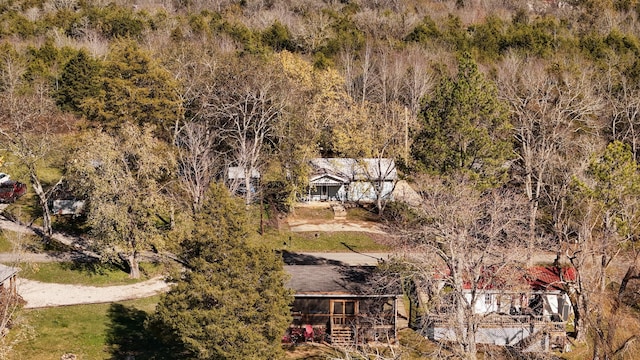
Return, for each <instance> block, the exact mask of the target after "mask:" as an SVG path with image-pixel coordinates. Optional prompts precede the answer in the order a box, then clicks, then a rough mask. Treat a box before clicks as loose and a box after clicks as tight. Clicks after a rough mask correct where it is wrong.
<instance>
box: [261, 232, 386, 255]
mask: <svg viewBox="0 0 640 360" xmlns="http://www.w3.org/2000/svg"><path fill="white" fill-rule="evenodd" d="M316 234H317V236H316ZM376 236H379V235H377V234H371V233H364V232H319V233H313V232H310V233H294V232H289V231H283V232H278V231H275V230H269V231H267V232H266V234H264V235H263V236H260V235H259V234H254V235H253V236H251V238H250V241H251V242H252V243H254V244H262V245H265V246H267V247H268V248H270V249H274V250H287V251H307V252H347V251H351V250H355V251H361V252H377V251H388V250H389V247H388V246H385V245H382V244H380V243H378V242H376Z"/></svg>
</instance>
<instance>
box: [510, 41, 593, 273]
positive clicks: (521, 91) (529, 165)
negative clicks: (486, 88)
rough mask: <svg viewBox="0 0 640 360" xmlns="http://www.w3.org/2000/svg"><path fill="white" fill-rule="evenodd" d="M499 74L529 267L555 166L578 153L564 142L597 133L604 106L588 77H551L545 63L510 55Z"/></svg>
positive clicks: (573, 147) (564, 163) (562, 165)
mask: <svg viewBox="0 0 640 360" xmlns="http://www.w3.org/2000/svg"><path fill="white" fill-rule="evenodd" d="M525 64H526V65H525ZM501 69H502V71H501V72H500V73H499V74H498V75H499V77H500V86H499V89H500V93H501V96H502V97H503V98H504V99H505V100H506V101H507V102H508V103H509V105H510V107H511V111H512V123H513V126H514V130H515V138H516V140H517V142H518V151H517V154H518V159H519V162H520V165H521V168H522V181H523V185H524V186H523V187H524V192H525V194H526V196H527V198H528V199H529V226H528V227H529V229H528V233H529V237H528V248H529V257H528V259H529V265H531V258H532V257H531V256H532V255H533V252H534V251H535V250H536V247H537V245H538V244H537V242H539V240H540V238H542V237H543V236H542V235H541V233H540V232H539V231H538V229H537V219H538V210H539V207H540V201H541V198H543V196H544V195H545V194H544V193H543V192H544V191H545V186H548V184H549V183H551V178H552V177H553V176H554V171H555V170H556V169H555V168H554V166H561V167H566V162H569V161H570V160H571V158H572V157H573V156H575V154H576V148H575V145H574V144H575V142H572V141H568V139H576V138H577V137H580V136H588V135H590V134H593V133H595V132H597V124H596V122H595V118H596V116H597V115H598V113H599V111H600V110H601V109H602V102H601V100H600V98H598V97H597V96H596V95H595V94H594V93H593V86H592V84H591V83H590V82H589V80H588V79H589V77H588V74H587V73H584V74H583V75H581V76H578V77H572V76H569V75H568V74H561V75H560V76H559V75H558V74H555V75H552V74H549V73H548V72H547V70H546V69H545V67H544V64H542V63H532V62H531V61H527V62H525V61H524V60H523V59H521V58H519V57H518V56H517V55H513V54H512V55H510V56H509V57H507V59H506V60H505V61H504V66H502V68H501ZM574 160H575V159H574Z"/></svg>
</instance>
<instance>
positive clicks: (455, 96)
mask: <svg viewBox="0 0 640 360" xmlns="http://www.w3.org/2000/svg"><path fill="white" fill-rule="evenodd" d="M420 118H421V121H422V130H421V131H420V132H419V133H418V134H417V136H416V138H415V141H414V143H413V154H414V156H415V158H416V160H417V162H418V164H419V166H421V167H423V168H425V169H426V170H429V171H433V172H436V173H441V174H452V173H454V172H456V171H466V172H470V173H474V174H477V175H481V176H480V177H481V178H482V179H483V181H486V182H489V183H492V182H497V181H499V180H500V179H501V178H502V177H503V176H504V175H505V174H506V169H507V167H506V166H504V165H505V161H506V160H507V159H509V157H510V156H511V148H512V146H511V139H510V137H511V134H510V130H511V125H510V123H509V117H508V114H507V112H506V108H505V106H504V104H503V103H502V102H501V101H500V100H499V99H498V97H497V90H496V87H495V86H494V85H493V84H492V83H491V82H490V81H488V80H486V79H485V77H484V75H483V74H482V73H481V72H479V70H478V66H477V65H476V63H475V62H474V61H473V59H472V58H471V56H470V55H469V54H468V53H465V54H464V55H462V56H461V57H459V59H458V73H457V75H456V76H455V77H448V76H445V77H443V78H442V80H441V81H440V84H439V85H438V86H437V87H436V89H435V92H434V94H433V96H431V97H428V98H426V99H425V102H424V104H423V107H422V110H421V112H420Z"/></svg>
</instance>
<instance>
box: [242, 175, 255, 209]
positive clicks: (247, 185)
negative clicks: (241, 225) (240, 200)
mask: <svg viewBox="0 0 640 360" xmlns="http://www.w3.org/2000/svg"><path fill="white" fill-rule="evenodd" d="M251 175H252V174H251V169H248V171H247V169H246V168H245V169H244V204H245V206H247V208H248V207H249V205H251V197H252V195H253V194H251Z"/></svg>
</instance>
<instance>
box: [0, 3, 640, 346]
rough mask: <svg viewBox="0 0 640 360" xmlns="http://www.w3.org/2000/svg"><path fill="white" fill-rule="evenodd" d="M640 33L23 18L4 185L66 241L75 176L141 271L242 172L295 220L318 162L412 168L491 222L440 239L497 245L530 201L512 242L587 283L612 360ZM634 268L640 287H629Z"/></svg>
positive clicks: (16, 10) (405, 19) (480, 8)
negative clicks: (549, 254) (65, 194)
mask: <svg viewBox="0 0 640 360" xmlns="http://www.w3.org/2000/svg"><path fill="white" fill-rule="evenodd" d="M639 16H640V3H639V2H637V1H635V0H614V1H600V0H590V1H586V0H584V1H582V0H581V1H567V2H565V1H556V0H551V1H533V0H532V1H530V2H524V1H495V0H488V1H482V2H481V1H466V0H456V1H417V0H405V1H400V0H354V1H315V0H288V1H277V0H266V1H262V0H261V1H257V0H240V1H226V0H219V1H204V0H174V1H153V0H140V1H136V2H131V1H113V2H107V1H85V0H46V1H45V0H43V1H40V0H25V1H19V0H7V1H3V2H2V3H1V4H0V144H1V148H2V151H3V154H4V160H5V163H6V164H5V168H6V169H3V171H4V170H6V171H5V172H12V173H13V174H15V176H14V177H16V178H22V180H23V181H25V182H29V183H30V184H31V186H32V188H33V189H34V192H35V194H36V195H37V199H38V205H39V206H40V207H41V208H42V217H43V219H44V227H45V230H46V232H48V233H50V232H51V219H50V213H49V210H48V206H47V203H48V202H49V200H50V196H51V193H52V191H51V190H53V189H54V188H56V187H57V186H58V185H59V184H61V183H62V179H63V178H64V179H65V180H66V181H65V183H66V184H67V186H68V187H69V189H70V190H71V191H73V192H74V193H75V194H76V195H77V196H79V197H85V198H91V197H92V196H93V198H94V199H98V198H99V199H100V201H95V200H94V201H92V202H91V206H90V212H89V215H88V224H90V226H91V231H92V234H93V235H94V236H95V237H96V238H97V239H100V240H101V242H106V243H109V244H113V243H115V242H117V243H118V244H122V247H123V248H125V249H126V252H125V254H124V255H123V254H120V255H121V257H123V256H124V257H123V259H126V261H127V262H128V264H129V265H130V266H131V269H132V274H133V270H134V269H135V268H136V267H137V256H138V254H139V252H140V251H142V250H144V249H146V248H148V247H152V246H153V247H162V246H165V245H167V244H164V243H163V241H164V240H162V234H163V232H165V231H170V230H167V229H169V228H171V230H175V229H173V228H172V226H174V225H175V224H176V221H177V222H178V223H179V220H180V216H183V214H195V213H198V212H199V211H200V210H201V209H202V206H203V204H205V203H206V201H205V200H206V197H207V190H208V189H209V187H210V184H211V183H212V182H216V181H223V180H224V179H225V175H226V171H227V169H228V167H229V166H237V167H239V168H241V169H242V170H243V172H244V179H246V181H247V182H246V183H245V184H242V185H241V184H228V185H229V186H230V187H231V188H232V189H231V190H236V189H239V188H241V187H243V188H244V189H249V188H250V184H249V183H248V181H249V179H250V177H251V176H250V175H251V174H252V171H253V170H254V169H257V170H259V171H260V172H261V174H262V185H263V188H262V192H259V193H253V192H251V191H245V192H244V193H243V195H244V197H245V199H244V200H245V203H246V205H247V206H249V205H250V204H252V203H254V202H255V201H256V200H257V199H256V198H255V197H257V196H260V197H264V199H266V201H268V202H270V203H272V204H275V205H277V206H279V207H280V208H281V209H289V208H290V206H291V205H292V204H293V203H294V202H295V201H296V200H297V199H298V198H299V195H300V194H301V193H303V192H304V191H305V190H304V189H305V186H306V185H307V179H308V161H309V160H310V159H312V158H315V157H354V158H394V159H395V160H396V162H397V163H398V164H399V167H400V168H401V170H402V171H401V172H402V174H403V176H404V177H405V178H407V179H408V180H409V181H410V182H411V183H412V184H413V185H414V187H415V188H416V189H417V190H419V191H420V192H421V194H422V195H424V197H425V199H427V200H429V201H433V200H434V199H446V198H448V197H447V196H451V194H448V195H447V196H444V195H443V197H438V196H439V195H438V194H440V193H439V191H444V190H443V189H442V187H443V188H447V189H449V190H448V191H451V189H458V190H456V191H457V194H470V195H469V196H470V198H471V199H472V200H473V201H472V203H474V204H477V208H478V209H480V208H482V211H480V210H478V212H477V213H474V214H468V213H467V214H464V215H463V214H461V215H460V216H461V217H466V218H465V221H457V222H456V221H453V220H452V219H443V222H440V223H438V224H440V225H442V224H445V225H447V226H449V225H452V224H455V225H456V226H454V227H457V230H456V231H458V230H459V228H460V227H464V226H468V227H469V229H476V230H477V228H478V226H477V225H478V223H480V222H482V224H483V225H486V224H487V223H488V220H487V221H485V220H486V219H487V218H491V219H492V220H494V221H495V220H496V219H498V218H499V217H498V216H496V215H495V214H494V215H488V214H492V213H491V211H489V210H490V209H487V208H485V206H488V204H497V203H500V204H503V201H505V199H506V200H508V201H507V202H510V203H512V205H509V206H506V205H505V206H504V207H501V209H503V210H500V212H501V216H507V217H508V216H510V215H513V216H512V219H517V221H515V220H514V221H515V222H517V223H518V227H517V229H516V228H509V226H511V225H512V223H513V222H514V221H505V222H504V224H505V226H504V228H505V230H501V231H502V232H501V235H500V236H504V235H505V234H507V235H510V234H511V233H514V234H515V233H517V234H518V237H519V238H520V237H521V240H522V243H521V245H522V247H523V248H524V249H526V251H527V254H528V260H530V259H531V254H533V253H535V251H538V250H541V249H544V250H551V251H557V252H558V253H559V254H562V255H565V254H566V259H565V260H566V261H568V262H570V263H571V264H572V265H574V266H575V267H576V268H577V269H578V270H579V271H584V272H583V273H582V275H583V277H582V278H581V279H582V280H581V281H584V283H580V286H579V289H578V290H576V293H574V294H573V295H574V296H575V304H574V311H575V312H577V313H576V317H578V316H581V318H580V319H577V320H579V321H583V322H584V323H582V322H581V323H579V325H577V329H576V330H577V339H578V340H579V341H586V339H587V338H588V339H590V340H589V341H591V343H592V344H594V346H593V348H594V350H593V353H594V358H595V356H596V355H597V356H601V358H607V357H608V356H613V355H614V354H619V353H621V352H623V351H624V350H626V349H627V348H628V345H629V344H630V343H632V342H633V341H634V340H635V338H634V337H630V338H628V339H620V337H619V336H616V326H617V325H616V324H615V322H614V321H612V320H611V319H615V318H616V316H618V315H617V314H619V312H621V311H623V310H624V309H627V308H623V307H622V305H621V304H622V300H623V298H624V296H626V295H624V294H625V291H626V286H627V285H628V283H629V280H631V279H634V278H637V277H638V276H639V271H640V270H638V268H637V267H636V266H635V264H636V263H638V262H639V260H638V256H637V252H636V244H637V241H638V235H639V231H640V229H639V228H638V225H639V224H640V221H639V220H640V219H639V216H640V213H638V206H639V205H640V202H639V199H640V198H639V196H640V177H639V175H640V173H639V170H638V156H639V155H640V40H639V36H640V23H639V21H638V18H639ZM44 168H47V169H54V171H53V174H54V175H51V172H47V175H46V176H44V175H43V174H44V173H43V169H44ZM43 176H44V178H43ZM443 184H444V185H443ZM461 186H462V187H463V188H462V189H461V188H460V187H461ZM492 196H498V197H500V201H498V200H495V199H494V200H491V197H492ZM467 200H468V199H462V200H461V201H462V203H466V202H467ZM443 201H444V200H443ZM487 201H489V203H487ZM515 202H518V205H513V203H515ZM454 203H456V202H455V201H454V202H452V204H454ZM428 205H429V206H433V207H432V209H439V210H438V211H448V212H450V213H452V214H457V213H456V211H457V210H461V208H458V209H457V210H456V209H454V210H452V209H448V210H447V209H443V208H441V207H440V205H441V204H437V202H434V203H429V204H428ZM396 210H397V209H394V211H396ZM494 210H495V209H494ZM516 212H517V216H516ZM393 215H398V214H397V213H393ZM469 216H470V217H471V218H469ZM399 217H401V216H400V215H398V218H399ZM158 218H159V219H162V221H160V222H158V220H157V219H158ZM176 219H177V220H176ZM396 219H397V218H396ZM423 220H424V223H423V224H422V225H424V224H429V225H430V226H431V225H433V226H435V225H434V224H435V223H437V216H436V215H434V216H433V218H431V219H423ZM467 220H468V221H467ZM510 220H511V219H510ZM446 221H453V222H452V224H446ZM483 221H484V222H483ZM500 223H501V224H503V222H500ZM422 225H416V224H412V225H411V226H410V227H411V229H410V231H411V232H412V234H414V235H415V234H416V233H419V234H421V235H420V236H424V237H425V238H429V236H431V238H429V239H432V240H433V239H434V238H437V239H439V240H441V239H442V238H443V235H442V233H438V234H440V235H433V234H434V232H433V231H425V230H424V229H422V228H421V230H418V229H419V228H420V226H422ZM507 225H508V226H507ZM501 226H502V225H501ZM114 228H115V229H120V230H121V231H118V232H117V233H115V234H114V230H113V229H114ZM509 229H511V230H509ZM125 230H126V231H125ZM431 230H434V229H433V228H432V229H431ZM439 230H440V231H442V229H441V228H440V229H439ZM487 231H488V230H487ZM489 233H490V232H489ZM429 234H431V235H429ZM477 234H479V233H475V235H477ZM449 235H451V234H449ZM467 235H469V236H475V235H474V232H473V231H471V230H470V231H469V232H468V234H467ZM494 235H495V234H494ZM483 236H485V235H483ZM486 236H487V237H491V236H492V235H486ZM496 236H497V235H496ZM444 238H445V239H446V240H447V241H449V240H451V239H454V240H455V239H456V237H455V236H453V237H451V238H446V236H444ZM514 238H515V237H514ZM493 240H495V239H493ZM474 246H475V245H474ZM498 248H500V246H498ZM468 251H474V250H473V249H469V250H468ZM483 251H486V248H485V249H484V250H483ZM463 254H464V253H463ZM621 254H624V255H625V258H627V259H632V260H631V261H630V262H628V263H629V264H631V265H630V266H629V267H628V272H627V276H626V277H625V279H626V280H627V281H626V282H625V281H621V279H619V278H616V279H612V278H611V277H609V275H608V274H609V270H610V268H611V265H612V264H615V263H616V262H617V259H618V258H619V257H620V256H621ZM446 256H447V257H450V256H451V254H450V253H448V254H446ZM475 265H477V264H475ZM625 269H626V268H625ZM134 275H135V274H134ZM613 287H615V289H614V291H613V294H616V296H615V297H614V300H611V297H608V296H605V294H609V293H608V292H609V291H612V290H611V289H612V288H613ZM626 304H627V305H631V306H635V307H637V306H638V303H637V300H632V301H631V302H627V303H626ZM603 309H607V311H604V310H603ZM621 309H622V310H621ZM601 310H602V311H601ZM625 311H626V310H625ZM595 313H602V314H604V315H602V316H601V317H593V316H592V317H590V314H595Z"/></svg>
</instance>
